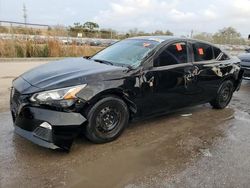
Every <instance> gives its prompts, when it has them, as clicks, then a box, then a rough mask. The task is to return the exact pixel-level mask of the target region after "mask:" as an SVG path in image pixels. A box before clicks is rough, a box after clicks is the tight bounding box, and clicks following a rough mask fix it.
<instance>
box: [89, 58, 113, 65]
mask: <svg viewBox="0 0 250 188" xmlns="http://www.w3.org/2000/svg"><path fill="white" fill-rule="evenodd" d="M92 60H94V61H95V62H98V63H104V64H107V65H114V64H113V63H111V62H110V61H105V60H101V59H92Z"/></svg>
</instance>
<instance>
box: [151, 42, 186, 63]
mask: <svg viewBox="0 0 250 188" xmlns="http://www.w3.org/2000/svg"><path fill="white" fill-rule="evenodd" d="M187 57H188V56H187V44H186V42H178V43H173V44H170V45H169V46H167V47H166V48H165V49H164V51H163V52H162V53H161V54H160V55H159V56H158V57H157V58H156V59H155V61H154V66H155V67H160V66H167V65H175V64H181V63H187Z"/></svg>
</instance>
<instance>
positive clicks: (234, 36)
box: [213, 27, 244, 44]
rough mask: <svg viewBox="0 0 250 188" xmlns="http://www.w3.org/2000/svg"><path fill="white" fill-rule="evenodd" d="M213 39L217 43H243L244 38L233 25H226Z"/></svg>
mask: <svg viewBox="0 0 250 188" xmlns="http://www.w3.org/2000/svg"><path fill="white" fill-rule="evenodd" d="M213 41H214V42H215V43H217V44H241V43H242V42H243V43H244V39H243V38H242V37H241V34H240V33H239V32H237V30H236V29H234V28H233V27H225V28H223V29H221V30H219V31H218V32H217V33H215V34H214V35H213Z"/></svg>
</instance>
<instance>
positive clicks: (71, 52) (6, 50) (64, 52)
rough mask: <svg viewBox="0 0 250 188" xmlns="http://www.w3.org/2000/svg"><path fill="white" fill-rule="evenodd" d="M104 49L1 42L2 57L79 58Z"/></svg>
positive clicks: (49, 42) (0, 55) (15, 41)
mask: <svg viewBox="0 0 250 188" xmlns="http://www.w3.org/2000/svg"><path fill="white" fill-rule="evenodd" d="M101 49H102V47H93V46H88V45H84V46H77V45H76V44H72V45H64V44H62V43H60V42H59V41H57V40H50V41H48V42H47V43H45V44H38V43H36V42H34V41H18V40H0V57H4V58H6V57H77V56H91V55H93V54H95V53H96V52H98V51H100V50H101Z"/></svg>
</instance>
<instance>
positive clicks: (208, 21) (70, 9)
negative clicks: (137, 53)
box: [0, 0, 250, 37]
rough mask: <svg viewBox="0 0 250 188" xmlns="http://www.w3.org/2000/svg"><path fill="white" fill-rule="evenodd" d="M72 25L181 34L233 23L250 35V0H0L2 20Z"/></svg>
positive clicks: (245, 34)
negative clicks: (167, 31) (93, 22)
mask: <svg viewBox="0 0 250 188" xmlns="http://www.w3.org/2000/svg"><path fill="white" fill-rule="evenodd" d="M23 4H25V5H26V7H27V14H28V22H31V23H40V24H50V25H57V24H60V25H65V26H68V25H72V24H73V23H74V22H81V23H84V22H85V21H95V22H97V23H98V24H99V25H100V27H102V28H114V29H116V30H118V31H124V32H126V31H128V30H129V29H133V28H138V29H139V30H144V31H149V32H150V31H155V30H157V29H160V30H167V29H168V30H170V31H172V32H174V33H175V34H177V35H187V34H189V33H190V31H191V30H192V29H193V30H194V31H195V32H203V31H204V32H211V33H212V32H216V31H217V30H218V29H221V28H223V27H226V26H233V27H235V28H236V29H237V30H238V31H240V32H241V33H242V35H243V36H244V37H246V36H247V35H248V34H250V21H249V19H250V0H206V1H201V0H200V1H198V0H0V20H9V21H23V12H22V8H23Z"/></svg>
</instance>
